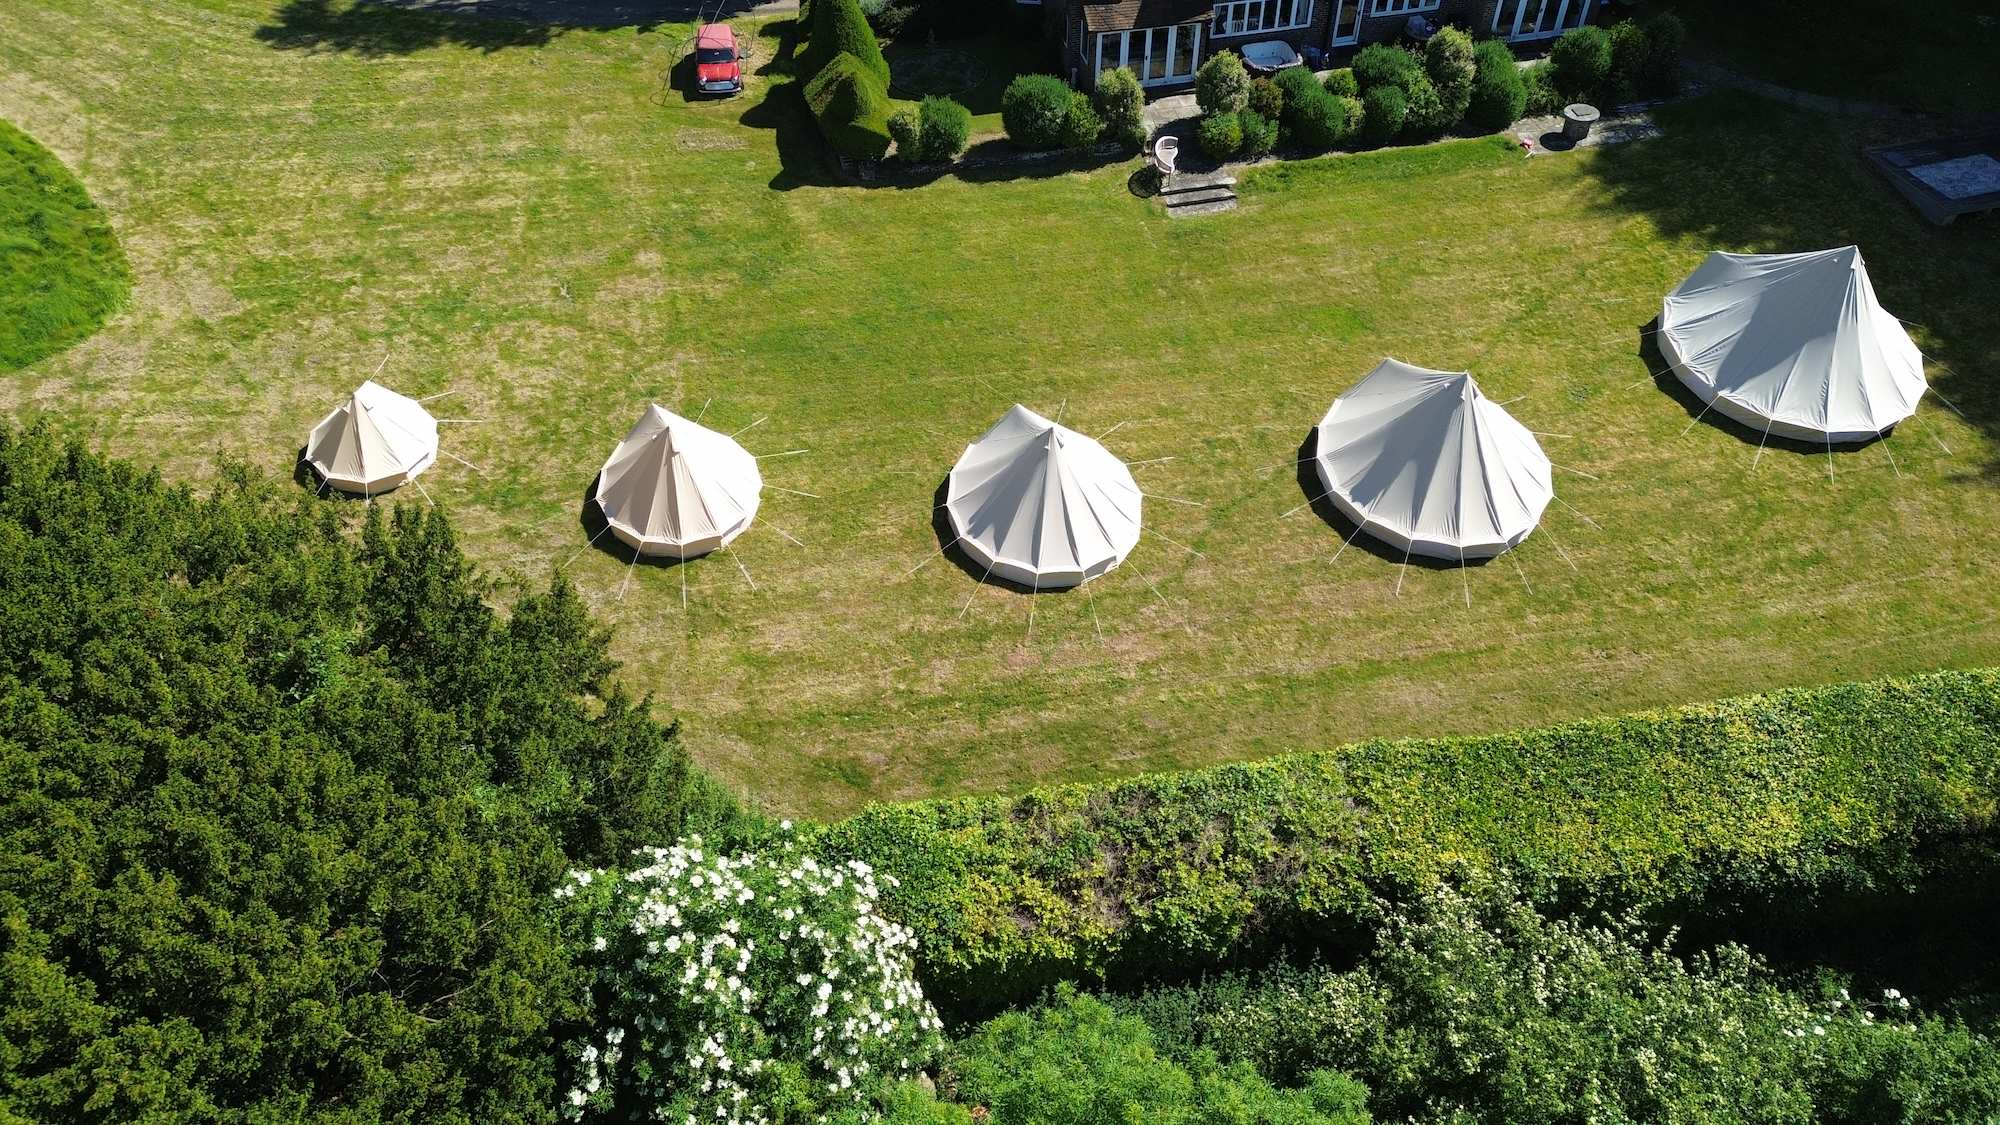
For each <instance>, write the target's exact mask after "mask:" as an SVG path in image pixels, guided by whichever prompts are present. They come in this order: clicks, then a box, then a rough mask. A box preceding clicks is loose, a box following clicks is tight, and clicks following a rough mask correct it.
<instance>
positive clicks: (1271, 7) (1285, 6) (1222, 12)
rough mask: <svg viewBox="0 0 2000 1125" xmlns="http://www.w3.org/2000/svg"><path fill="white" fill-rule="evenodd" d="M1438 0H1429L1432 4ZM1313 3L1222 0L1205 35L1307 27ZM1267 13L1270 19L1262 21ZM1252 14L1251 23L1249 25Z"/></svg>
mask: <svg viewBox="0 0 2000 1125" xmlns="http://www.w3.org/2000/svg"><path fill="white" fill-rule="evenodd" d="M1440 2H1442V0H1432V6H1433V7H1435V6H1436V4H1437V3H1440ZM1313 3H1314V0H1223V2H1222V3H1220V4H1217V5H1216V6H1215V11H1214V12H1213V13H1211V15H1210V18H1209V38H1211V39H1238V38H1241V37H1243V36H1245V35H1270V34H1275V33H1277V32H1280V31H1297V30H1298V29H1299V28H1302V27H1311V26H1312V21H1313ZM1288 16H1289V19H1287V17H1288ZM1267 17H1268V18H1269V19H1270V20H1271V21H1272V22H1270V23H1265V22H1264V21H1265V19H1266V18H1267ZM1253 18H1254V19H1255V20H1256V23H1257V26H1255V27H1252V26H1251V21H1252V19H1253ZM1232 29H1233V30H1232Z"/></svg>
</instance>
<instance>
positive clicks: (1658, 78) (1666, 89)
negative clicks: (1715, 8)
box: [1639, 12, 1687, 97]
mask: <svg viewBox="0 0 2000 1125" xmlns="http://www.w3.org/2000/svg"><path fill="white" fill-rule="evenodd" d="M1645 29H1646V65H1645V68H1644V69H1643V70H1642V71H1641V72H1640V75H1639V89H1640V91H1641V92H1642V93H1645V94H1647V95H1649V96H1652V97H1663V96H1665V95H1667V94H1672V93H1675V92H1677V91H1679V90H1680V88H1681V48H1682V47H1683V46H1684V45H1685V44H1686V43H1687V28H1686V27H1685V26H1684V25H1682V23H1681V19H1680V17H1679V16H1677V15H1675V14H1673V13H1672V12H1661V13H1660V14H1658V15H1656V16H1653V17H1652V18H1650V19H1648V20H1647V21H1646V23H1645Z"/></svg>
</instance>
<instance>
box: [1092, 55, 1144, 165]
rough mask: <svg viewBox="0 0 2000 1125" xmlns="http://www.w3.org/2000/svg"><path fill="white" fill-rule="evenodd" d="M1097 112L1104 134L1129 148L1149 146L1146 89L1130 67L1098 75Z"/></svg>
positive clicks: (1118, 68)
mask: <svg viewBox="0 0 2000 1125" xmlns="http://www.w3.org/2000/svg"><path fill="white" fill-rule="evenodd" d="M1097 113H1098V116H1100V117H1102V118H1103V119H1104V135H1105V136H1106V137H1107V138H1109V139H1111V140H1114V141H1116V142H1118V144H1119V145H1120V146H1121V147H1123V148H1125V149H1128V150H1137V149H1142V148H1145V147H1146V92H1145V90H1144V89H1142V88H1141V87H1140V85H1139V76H1138V75H1137V74H1134V73H1132V70H1131V68H1129V67H1123V66H1121V67H1116V68H1113V69H1111V70H1107V71H1105V72H1104V73H1103V74H1101V75H1099V76H1098V78H1097Z"/></svg>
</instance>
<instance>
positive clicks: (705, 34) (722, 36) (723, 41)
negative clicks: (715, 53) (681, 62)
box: [694, 23, 736, 47]
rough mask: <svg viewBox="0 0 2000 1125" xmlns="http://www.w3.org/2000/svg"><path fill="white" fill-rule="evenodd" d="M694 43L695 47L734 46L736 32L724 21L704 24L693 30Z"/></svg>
mask: <svg viewBox="0 0 2000 1125" xmlns="http://www.w3.org/2000/svg"><path fill="white" fill-rule="evenodd" d="M694 45H695V46H697V47H734V46H736V32H735V30H734V29H732V28H731V27H730V26H729V25H728V24H726V23H711V24H706V25H704V26H703V27H702V29H701V30H700V31H697V32H695V36H694Z"/></svg>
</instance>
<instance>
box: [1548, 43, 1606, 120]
mask: <svg viewBox="0 0 2000 1125" xmlns="http://www.w3.org/2000/svg"><path fill="white" fill-rule="evenodd" d="M1610 74H1611V36H1610V35H1609V34H1607V33H1606V32H1605V30H1604V29H1603V28H1601V27H1596V26H1592V25H1585V26H1583V27H1576V28H1571V29H1570V30H1568V31H1565V32H1563V34H1562V38H1560V39H1557V40H1556V45H1555V46H1554V47H1551V48H1550V49H1549V78H1550V81H1551V82H1552V83H1553V84H1554V85H1555V88H1556V92H1557V93H1558V94H1560V95H1561V96H1562V97H1563V98H1564V99H1566V100H1568V101H1576V100H1578V99H1590V98H1595V97H1597V96H1598V94H1599V93H1600V92H1601V91H1602V90H1603V88H1604V80H1605V79H1606V78H1607V77H1609V76H1610Z"/></svg>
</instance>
